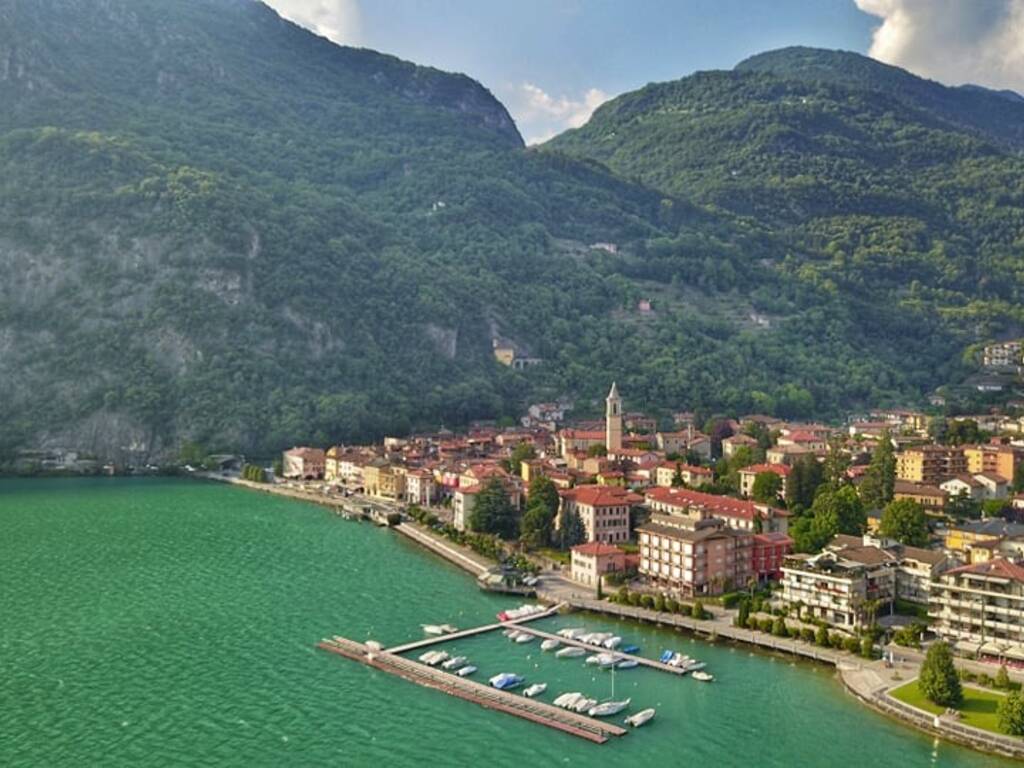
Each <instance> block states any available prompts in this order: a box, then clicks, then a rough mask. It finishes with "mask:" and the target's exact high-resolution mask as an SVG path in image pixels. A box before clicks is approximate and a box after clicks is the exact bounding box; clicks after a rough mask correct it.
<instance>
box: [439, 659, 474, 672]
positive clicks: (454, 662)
mask: <svg viewBox="0 0 1024 768" xmlns="http://www.w3.org/2000/svg"><path fill="white" fill-rule="evenodd" d="M467 661H469V659H467V658H466V657H465V656H453V657H452V658H450V659H448V661H446V662H444V664H442V665H441V668H442V669H448V670H452V669H458V668H459V667H462V666H465V664H466V662H467Z"/></svg>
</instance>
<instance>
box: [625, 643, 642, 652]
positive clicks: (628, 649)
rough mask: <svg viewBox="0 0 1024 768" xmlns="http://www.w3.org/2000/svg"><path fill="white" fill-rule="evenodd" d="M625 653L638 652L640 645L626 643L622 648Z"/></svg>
mask: <svg viewBox="0 0 1024 768" xmlns="http://www.w3.org/2000/svg"><path fill="white" fill-rule="evenodd" d="M620 650H621V651H622V652H623V653H636V652H638V651H639V650H640V646H639V645H624V646H623V647H622V648H621V649H620Z"/></svg>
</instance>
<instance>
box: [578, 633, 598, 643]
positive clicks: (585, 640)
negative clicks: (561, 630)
mask: <svg viewBox="0 0 1024 768" xmlns="http://www.w3.org/2000/svg"><path fill="white" fill-rule="evenodd" d="M593 638H594V633H593V632H585V633H584V634H582V635H576V637H575V639H576V640H579V641H580V642H581V643H587V644H589V643H590V641H591V640H592V639H593Z"/></svg>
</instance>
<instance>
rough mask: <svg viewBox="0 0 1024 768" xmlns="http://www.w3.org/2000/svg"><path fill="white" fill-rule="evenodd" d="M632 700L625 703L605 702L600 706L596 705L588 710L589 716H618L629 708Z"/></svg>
mask: <svg viewBox="0 0 1024 768" xmlns="http://www.w3.org/2000/svg"><path fill="white" fill-rule="evenodd" d="M629 702H630V699H626V700H625V701H603V702H601V703H600V704H595V705H594V706H592V707H591V708H590V709H588V710H587V714H588V715H590V716H591V717H611V716H612V715H617V714H619V712H621V711H622V710H624V709H625V708H626V707H628V706H629Z"/></svg>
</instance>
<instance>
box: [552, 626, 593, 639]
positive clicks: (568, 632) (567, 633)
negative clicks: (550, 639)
mask: <svg viewBox="0 0 1024 768" xmlns="http://www.w3.org/2000/svg"><path fill="white" fill-rule="evenodd" d="M585 631H586V630H584V629H583V628H582V627H565V628H564V629H560V630H558V632H556V633H555V634H557V635H558V636H559V637H564V638H565V639H566V640H572V639H574V638H576V637H579V636H580V635H582V634H583V633H584V632H585Z"/></svg>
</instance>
